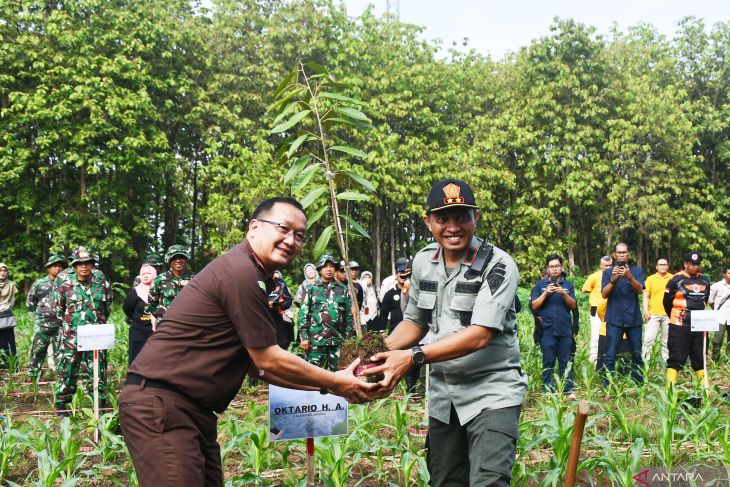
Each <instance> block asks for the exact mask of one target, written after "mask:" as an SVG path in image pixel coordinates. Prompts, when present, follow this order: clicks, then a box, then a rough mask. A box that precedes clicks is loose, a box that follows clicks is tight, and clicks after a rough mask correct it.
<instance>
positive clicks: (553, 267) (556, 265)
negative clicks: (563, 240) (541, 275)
mask: <svg viewBox="0 0 730 487" xmlns="http://www.w3.org/2000/svg"><path fill="white" fill-rule="evenodd" d="M561 267H563V264H555V265H549V266H548V269H560V268H561Z"/></svg>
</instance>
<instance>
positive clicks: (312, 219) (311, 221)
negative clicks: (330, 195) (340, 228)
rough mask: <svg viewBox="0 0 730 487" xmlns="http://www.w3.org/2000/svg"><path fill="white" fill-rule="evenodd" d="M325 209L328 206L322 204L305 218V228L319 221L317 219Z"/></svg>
mask: <svg viewBox="0 0 730 487" xmlns="http://www.w3.org/2000/svg"><path fill="white" fill-rule="evenodd" d="M327 210H329V206H323V207H322V208H320V209H319V210H317V211H315V212H314V213H312V215H310V216H309V217H308V218H307V230H309V228H310V227H311V226H312V225H314V224H315V223H317V222H318V221H319V219H320V218H322V215H324V214H325V212H326V211H327Z"/></svg>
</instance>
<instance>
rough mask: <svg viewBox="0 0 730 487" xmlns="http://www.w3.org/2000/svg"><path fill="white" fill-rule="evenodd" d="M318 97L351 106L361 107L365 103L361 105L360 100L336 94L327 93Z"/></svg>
mask: <svg viewBox="0 0 730 487" xmlns="http://www.w3.org/2000/svg"><path fill="white" fill-rule="evenodd" d="M319 96H320V98H331V99H333V100H339V101H346V102H349V103H352V104H353V105H360V106H362V105H364V104H365V103H363V102H362V101H360V100H357V99H355V98H350V97H349V96H345V95H340V94H338V93H327V92H324V93H320V94H319Z"/></svg>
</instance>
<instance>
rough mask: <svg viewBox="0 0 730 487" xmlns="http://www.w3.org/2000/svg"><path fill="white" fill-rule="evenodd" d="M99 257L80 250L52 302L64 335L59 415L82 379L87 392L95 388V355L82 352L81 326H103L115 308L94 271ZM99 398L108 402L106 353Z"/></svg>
mask: <svg viewBox="0 0 730 487" xmlns="http://www.w3.org/2000/svg"><path fill="white" fill-rule="evenodd" d="M95 262H96V256H95V255H94V254H92V253H91V252H89V251H88V250H87V249H86V248H84V247H79V248H78V249H76V250H75V251H74V253H73V254H72V256H71V266H72V267H73V269H72V270H68V271H64V272H61V273H59V274H58V276H57V277H56V281H55V282H54V285H53V302H54V305H55V309H56V317H57V319H58V320H59V321H61V326H62V331H61V337H60V339H59V344H60V346H59V350H58V364H57V366H58V376H59V377H58V381H57V385H56V411H58V414H67V410H68V405H69V404H70V403H71V399H72V397H73V395H74V393H75V392H76V384H77V382H78V379H79V376H81V379H82V380H83V382H84V383H85V386H86V389H87V391H91V390H92V387H93V372H92V371H93V352H79V351H78V350H77V348H76V336H77V330H78V327H79V326H83V325H96V324H104V323H106V321H107V318H108V317H109V313H110V311H111V304H112V288H111V285H110V284H109V281H107V279H106V277H104V273H103V272H101V271H100V270H98V269H94V264H95ZM99 398H100V399H101V402H102V403H104V402H105V401H106V352H104V351H102V352H99Z"/></svg>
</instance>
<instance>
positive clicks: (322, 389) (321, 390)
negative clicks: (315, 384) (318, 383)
mask: <svg viewBox="0 0 730 487" xmlns="http://www.w3.org/2000/svg"><path fill="white" fill-rule="evenodd" d="M319 393H320V394H322V395H325V394H329V391H328V390H327V389H325V388H324V387H320V388H319Z"/></svg>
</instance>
